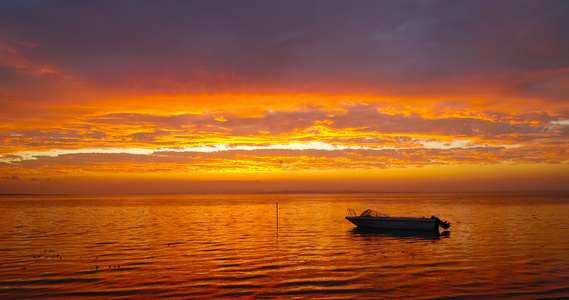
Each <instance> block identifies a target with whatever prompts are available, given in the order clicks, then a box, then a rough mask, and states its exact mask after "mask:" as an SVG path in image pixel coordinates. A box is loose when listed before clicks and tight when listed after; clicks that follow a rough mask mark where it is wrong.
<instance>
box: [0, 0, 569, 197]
mask: <svg viewBox="0 0 569 300" xmlns="http://www.w3.org/2000/svg"><path fill="white" fill-rule="evenodd" d="M568 16H569V1H565V0H561V1H549V0H545V1H520V0H515V1H454V0H453V1H450V0H449V1H357V0H356V1H328V0H326V1H288V0H287V1H0V193H86V194H92V193H104V194H113V193H117V194H124V193H256V192H281V191H288V192H291V191H301V192H307V191H310V192H345V191H350V192H434V191H451V192H454V191H518V190H519V191H539V190H543V191H559V190H569V17H568Z"/></svg>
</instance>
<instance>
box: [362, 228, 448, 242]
mask: <svg viewBox="0 0 569 300" xmlns="http://www.w3.org/2000/svg"><path fill="white" fill-rule="evenodd" d="M351 232H352V234H353V235H354V236H358V237H395V238H411V239H413V238H415V239H439V238H448V237H450V231H443V232H440V233H439V232H438V231H430V230H402V229H379V228H369V227H355V228H353V229H352V230H351Z"/></svg>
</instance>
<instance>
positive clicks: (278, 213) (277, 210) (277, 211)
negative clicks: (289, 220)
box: [277, 202, 279, 229]
mask: <svg viewBox="0 0 569 300" xmlns="http://www.w3.org/2000/svg"><path fill="white" fill-rule="evenodd" d="M278 228H279V203H278V202H277V229H278Z"/></svg>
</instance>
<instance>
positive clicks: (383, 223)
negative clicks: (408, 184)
mask: <svg viewBox="0 0 569 300" xmlns="http://www.w3.org/2000/svg"><path fill="white" fill-rule="evenodd" d="M348 213H349V216H348V217H346V219H347V220H348V221H350V222H352V223H354V225H356V226H358V227H369V228H381V229H405V230H433V231H437V232H438V230H439V226H440V227H442V228H443V229H448V228H449V227H450V223H449V222H444V221H441V220H440V219H439V218H437V217H434V216H433V217H430V218H408V217H390V216H387V215H384V214H381V213H378V212H376V211H373V210H371V209H368V210H366V211H364V212H363V213H361V214H360V215H357V214H356V212H355V211H354V210H352V209H348Z"/></svg>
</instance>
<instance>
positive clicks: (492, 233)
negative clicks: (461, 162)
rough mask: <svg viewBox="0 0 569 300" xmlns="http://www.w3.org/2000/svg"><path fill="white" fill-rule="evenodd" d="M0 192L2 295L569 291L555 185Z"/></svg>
mask: <svg viewBox="0 0 569 300" xmlns="http://www.w3.org/2000/svg"><path fill="white" fill-rule="evenodd" d="M0 201H2V206H0V210H1V211H2V216H5V217H3V218H2V220H1V221H0V229H2V230H1V232H2V233H0V238H1V240H2V246H1V248H2V249H0V250H1V251H2V253H3V256H2V262H1V265H0V269H1V270H2V272H0V274H1V275H0V279H2V280H1V281H2V284H1V285H0V296H2V297H10V296H14V295H16V293H17V295H20V296H23V297H31V296H37V295H50V296H52V297H56V298H64V297H68V296H73V297H82V296H88V297H96V296H104V297H119V296H127V297H138V296H144V297H147V296H148V297H157V296H168V297H174V298H176V297H177V298H187V297H190V298H191V297H212V296H217V297H241V298H258V297H269V298H291V297H299V298H315V297H316V298H335V299H337V298H378V297H381V298H401V297H403V298H426V297H435V298H440V297H447V296H448V297H462V296H475V297H477V296H480V297H482V296H488V295H492V296H508V297H513V296H516V297H522V298H532V297H534V296H536V295H541V296H547V297H552V296H567V295H568V294H569V291H568V290H567V289H566V286H565V283H566V282H567V279H568V275H567V274H569V272H567V271H568V270H569V257H568V256H567V254H566V253H568V252H567V250H569V242H568V241H569V239H568V237H569V225H568V223H567V221H566V220H565V217H566V215H567V212H568V205H569V204H568V203H567V202H566V201H567V198H566V197H565V198H563V197H561V196H551V195H549V196H543V197H542V196H539V195H538V196H536V195H534V196H528V195H507V194H503V195H489V194H485V195H473V194H384V195H375V194H362V195H240V196H236V195H225V196H219V195H212V196H113V197H111V196H106V197H82V198H78V197H74V196H59V197H36V198H33V199H30V198H29V197H2V199H0ZM564 201H565V202H564ZM277 202H278V203H279V210H278V227H277V215H276V212H277V211H276V203H277ZM346 208H355V209H364V208H375V209H380V210H382V211H384V212H386V213H389V214H391V215H412V216H426V217H429V216H430V215H437V216H439V217H441V218H442V219H444V220H448V221H450V222H451V223H452V224H453V225H452V227H451V228H450V233H448V234H444V235H441V236H435V235H434V234H430V233H427V234H417V233H401V232H381V231H366V230H359V229H356V228H354V227H353V225H352V224H351V223H349V222H347V221H346V220H344V216H345V213H346ZM544 229H547V230H544Z"/></svg>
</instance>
